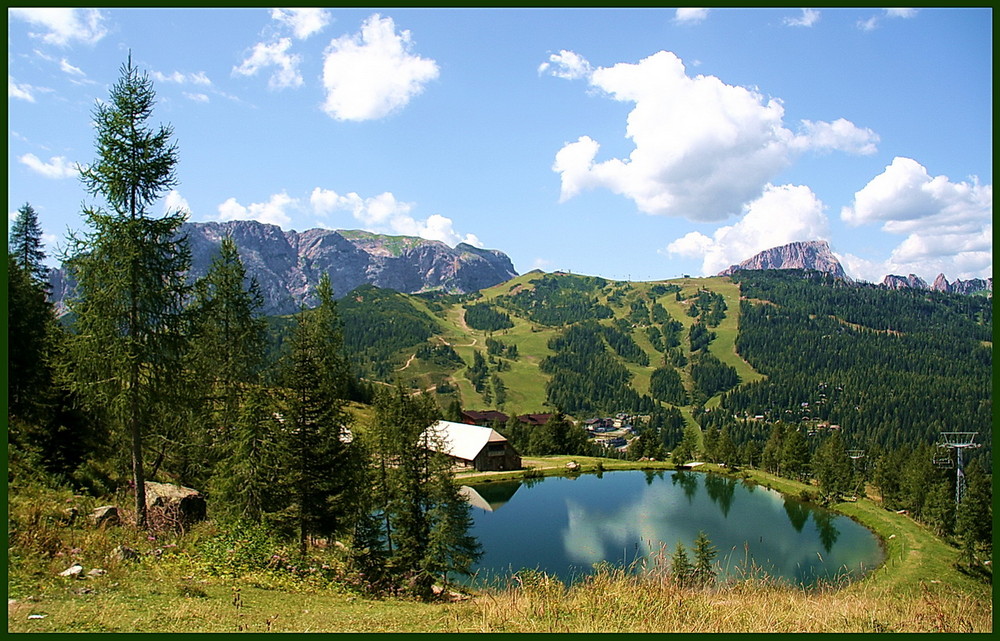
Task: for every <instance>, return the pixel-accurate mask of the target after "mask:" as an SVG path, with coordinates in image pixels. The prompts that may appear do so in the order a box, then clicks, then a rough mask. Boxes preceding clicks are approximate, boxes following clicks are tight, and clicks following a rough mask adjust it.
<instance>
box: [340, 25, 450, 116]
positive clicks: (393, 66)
mask: <svg viewBox="0 0 1000 641" xmlns="http://www.w3.org/2000/svg"><path fill="white" fill-rule="evenodd" d="M411 48H412V39H411V36H410V32H409V31H408V30H403V31H401V32H399V33H398V34H397V33H396V26H395V23H394V22H393V20H392V18H382V17H381V16H380V15H379V14H374V15H372V16H370V17H369V18H368V19H366V20H365V21H364V23H363V24H362V25H361V32H360V33H356V34H353V35H345V36H342V37H340V38H337V39H335V40H332V41H331V42H330V45H329V46H328V47H327V49H326V52H325V53H324V62H323V86H324V87H325V88H326V102H325V103H324V104H323V109H324V111H326V113H327V114H328V115H330V116H331V117H333V118H335V119H337V120H354V121H360V120H372V119H377V118H382V117H384V116H387V115H389V114H390V113H392V112H394V111H396V110H398V109H401V108H403V107H405V106H406V105H407V103H409V102H410V100H411V99H412V98H413V97H414V96H416V95H418V94H420V93H421V92H422V91H423V90H424V86H425V85H426V84H427V83H428V82H430V81H431V80H434V79H436V78H437V77H438V73H439V71H438V66H437V63H436V62H435V61H434V60H431V59H428V58H421V57H420V56H419V55H416V54H413V53H411V52H410V50H411Z"/></svg>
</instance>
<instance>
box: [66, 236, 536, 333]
mask: <svg viewBox="0 0 1000 641" xmlns="http://www.w3.org/2000/svg"><path fill="white" fill-rule="evenodd" d="M181 233H182V234H187V236H188V240H189V243H190V247H191V261H192V263H191V273H190V276H191V278H192V279H194V278H198V277H201V276H203V275H204V274H205V273H207V272H208V269H209V267H211V264H212V260H213V259H214V258H215V257H216V256H217V255H218V253H219V246H220V244H221V243H222V239H223V238H225V237H226V236H232V238H233V240H234V241H235V242H236V245H237V247H238V248H239V252H240V258H242V260H243V263H244V265H245V266H246V269H247V274H248V275H250V276H253V277H255V278H256V279H257V282H258V283H259V284H260V288H261V293H262V294H263V295H264V301H265V302H264V307H263V309H262V310H261V311H262V313H264V314H268V315H275V314H290V313H293V312H296V311H298V310H299V308H300V306H301V305H303V304H305V305H306V306H307V307H312V306H314V305H315V304H316V303H317V302H318V301H317V300H316V299H315V295H314V290H315V286H316V284H317V283H318V282H319V279H320V276H321V275H322V274H324V273H328V274H330V281H331V283H332V285H333V289H334V292H335V294H336V296H337V297H338V298H339V297H342V296H345V295H346V294H348V293H349V292H351V291H352V290H353V289H355V288H356V287H358V286H359V285H363V284H366V283H367V284H372V285H375V286H376V287H382V288H386V289H393V290H396V291H399V292H404V293H407V294H412V293H417V292H422V291H428V290H441V291H445V292H448V293H467V292H472V291H478V290H480V289H483V288H485V287H491V286H493V285H496V284H497V283H502V282H504V281H507V280H510V279H511V278H514V277H515V276H517V272H516V271H514V265H513V264H512V263H511V261H510V258H508V257H507V255H506V254H504V253H503V252H500V251H496V250H490V249H479V248H477V247H473V246H472V245H468V244H465V243H461V244H459V245H458V246H457V247H454V248H452V247H449V246H448V245H446V244H445V243H442V242H440V241H435V240H425V239H423V238H414V237H409V236H384V235H380V234H373V233H370V232H365V231H345V230H340V231H334V230H329V229H310V230H308V231H304V232H296V231H283V230H282V229H281V228H280V227H277V226H276V225H268V224H265V223H260V222H256V221H248V220H239V221H230V222H223V223H219V222H209V223H184V225H183V226H182V228H181ZM50 283H51V286H52V299H53V301H55V302H56V303H57V305H58V303H59V302H61V301H62V300H64V299H65V298H66V297H67V296H68V295H69V293H70V292H71V291H72V287H73V283H72V282H69V281H68V279H67V277H66V273H65V271H64V270H63V269H56V270H53V271H52V272H51V275H50Z"/></svg>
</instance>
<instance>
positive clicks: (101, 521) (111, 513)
mask: <svg viewBox="0 0 1000 641" xmlns="http://www.w3.org/2000/svg"><path fill="white" fill-rule="evenodd" d="M90 522H91V523H93V524H94V525H95V526H96V527H104V526H105V525H118V524H119V523H120V522H121V517H120V516H119V515H118V508H117V507H115V506H114V505H102V506H101V507H99V508H97V509H95V510H94V511H93V512H91V513H90Z"/></svg>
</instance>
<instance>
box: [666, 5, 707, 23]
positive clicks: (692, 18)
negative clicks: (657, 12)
mask: <svg viewBox="0 0 1000 641" xmlns="http://www.w3.org/2000/svg"><path fill="white" fill-rule="evenodd" d="M707 17H708V9H696V8H692V7H684V8H680V9H678V10H677V11H676V12H675V13H674V22H677V23H681V24H696V23H698V22H701V21H702V20H704V19H705V18H707Z"/></svg>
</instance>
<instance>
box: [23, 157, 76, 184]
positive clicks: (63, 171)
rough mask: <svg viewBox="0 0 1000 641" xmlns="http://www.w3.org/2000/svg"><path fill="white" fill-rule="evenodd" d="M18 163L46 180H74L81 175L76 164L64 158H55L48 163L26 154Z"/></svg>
mask: <svg viewBox="0 0 1000 641" xmlns="http://www.w3.org/2000/svg"><path fill="white" fill-rule="evenodd" d="M18 161H20V162H21V164H23V165H25V166H26V167H28V168H29V169H31V170H32V171H34V172H35V173H37V174H40V175H42V176H45V177H46V178H55V179H59V178H74V177H76V175H77V174H78V173H79V171H78V170H77V168H76V163H72V162H70V161H68V160H67V159H66V158H65V157H63V156H53V157H52V158H49V161H48V162H45V161H43V160H41V159H40V158H39V157H38V156H36V155H35V154H30V153H29V154H24V155H23V156H19V157H18Z"/></svg>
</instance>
